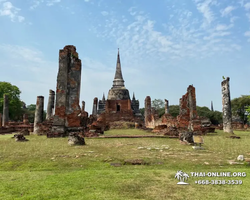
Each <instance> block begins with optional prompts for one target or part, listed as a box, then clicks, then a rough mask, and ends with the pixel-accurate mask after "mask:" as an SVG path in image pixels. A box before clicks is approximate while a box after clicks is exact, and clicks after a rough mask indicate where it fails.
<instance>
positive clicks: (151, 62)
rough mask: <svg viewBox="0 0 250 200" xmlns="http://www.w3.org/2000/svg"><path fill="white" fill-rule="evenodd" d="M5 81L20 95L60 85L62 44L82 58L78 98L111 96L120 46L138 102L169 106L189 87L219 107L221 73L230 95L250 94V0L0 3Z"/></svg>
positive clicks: (29, 97) (0, 76) (29, 96)
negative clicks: (148, 98)
mask: <svg viewBox="0 0 250 200" xmlns="http://www.w3.org/2000/svg"><path fill="white" fill-rule="evenodd" d="M0 25H1V26H0V69H1V71H0V81H7V82H10V83H11V84H14V85H16V86H18V87H19V88H20V90H21V91H22V93H21V99H22V100H23V101H24V102H26V104H27V105H29V104H35V103H36V97H37V96H39V95H43V96H45V108H46V107H47V101H48V93H49V89H53V90H55V89H56V78H57V72H58V55H59V49H62V48H63V47H64V46H65V45H74V46H76V48H77V52H78V53H79V58H80V59H81V60H82V81H81V99H80V100H81V101H82V100H84V101H85V102H86V110H87V111H88V112H91V111H92V103H93V98H94V97H98V98H101V97H102V94H103V92H104V93H105V95H107V93H108V90H109V89H110V88H111V86H112V83H113V78H114V75H115V66H116V58H117V48H118V47H119V48H120V56H121V66H122V72H123V77H124V80H125V86H126V87H127V88H128V89H129V91H130V96H132V94H133V92H135V96H136V98H137V99H139V100H140V107H144V99H145V97H146V96H148V95H149V96H151V99H168V100H169V102H170V105H176V104H178V103H179V98H181V96H182V95H184V94H185V93H186V91H187V87H188V86H189V85H192V84H193V86H194V87H195V88H196V99H197V105H198V106H208V107H210V102H211V101H213V102H214V109H216V110H219V111H221V110H222V100H221V81H222V76H225V77H230V87H231V98H232V99H233V98H236V97H239V96H240V95H245V94H247V95H248V94H249V93H250V77H249V76H250V0H178V1H177V0H159V1H153V0H151V1H150V0H144V1H139V0H124V1H123V0H22V1H20V0H0Z"/></svg>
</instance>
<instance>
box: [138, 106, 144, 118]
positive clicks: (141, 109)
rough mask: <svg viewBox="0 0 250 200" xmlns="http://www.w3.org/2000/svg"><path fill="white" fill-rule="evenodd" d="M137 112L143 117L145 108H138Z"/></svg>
mask: <svg viewBox="0 0 250 200" xmlns="http://www.w3.org/2000/svg"><path fill="white" fill-rule="evenodd" d="M139 110H140V112H141V114H142V116H144V112H145V108H140V109H139Z"/></svg>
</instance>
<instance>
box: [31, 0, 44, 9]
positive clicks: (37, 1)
mask: <svg viewBox="0 0 250 200" xmlns="http://www.w3.org/2000/svg"><path fill="white" fill-rule="evenodd" d="M43 2H44V0H33V2H32V5H31V6H30V9H31V10H33V9H35V8H36V7H38V6H39V5H40V4H41V3H43Z"/></svg>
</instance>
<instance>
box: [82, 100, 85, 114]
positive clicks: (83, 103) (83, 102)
mask: <svg viewBox="0 0 250 200" xmlns="http://www.w3.org/2000/svg"><path fill="white" fill-rule="evenodd" d="M83 111H85V101H82V112H83Z"/></svg>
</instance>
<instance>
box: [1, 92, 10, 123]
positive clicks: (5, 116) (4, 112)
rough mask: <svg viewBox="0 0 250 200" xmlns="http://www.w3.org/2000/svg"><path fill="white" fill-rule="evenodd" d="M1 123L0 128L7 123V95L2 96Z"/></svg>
mask: <svg viewBox="0 0 250 200" xmlns="http://www.w3.org/2000/svg"><path fill="white" fill-rule="evenodd" d="M2 120H3V123H2V126H6V125H8V122H9V98H8V95H6V94H4V96H3V119H2Z"/></svg>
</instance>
